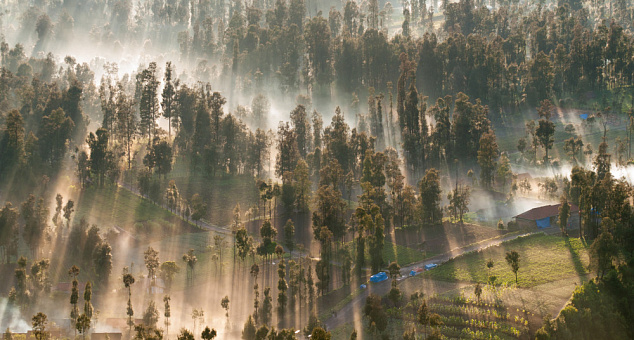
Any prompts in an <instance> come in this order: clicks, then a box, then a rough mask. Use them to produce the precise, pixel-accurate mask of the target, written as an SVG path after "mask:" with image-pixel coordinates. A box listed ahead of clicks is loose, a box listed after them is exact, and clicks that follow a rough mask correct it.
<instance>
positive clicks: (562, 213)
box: [559, 196, 570, 236]
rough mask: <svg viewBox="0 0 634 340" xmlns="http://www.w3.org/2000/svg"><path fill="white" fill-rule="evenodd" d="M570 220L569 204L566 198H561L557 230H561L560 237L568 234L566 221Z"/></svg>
mask: <svg viewBox="0 0 634 340" xmlns="http://www.w3.org/2000/svg"><path fill="white" fill-rule="evenodd" d="M569 218H570V204H568V199H567V198H566V196H561V205H560V206H559V229H561V235H562V236H565V235H567V234H568V231H567V227H568V219H569Z"/></svg>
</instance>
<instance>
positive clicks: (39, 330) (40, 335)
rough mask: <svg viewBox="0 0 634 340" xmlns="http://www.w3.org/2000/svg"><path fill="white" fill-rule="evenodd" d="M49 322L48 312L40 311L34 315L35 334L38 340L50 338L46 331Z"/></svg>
mask: <svg viewBox="0 0 634 340" xmlns="http://www.w3.org/2000/svg"><path fill="white" fill-rule="evenodd" d="M47 323H48V320H47V316H46V314H44V313H42V312H39V313H37V314H35V315H33V319H32V323H31V324H32V325H33V335H34V336H35V338H36V339H37V340H45V339H47V338H48V332H47V331H46V324H47Z"/></svg>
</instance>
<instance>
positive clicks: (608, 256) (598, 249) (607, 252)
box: [590, 217, 618, 279]
mask: <svg viewBox="0 0 634 340" xmlns="http://www.w3.org/2000/svg"><path fill="white" fill-rule="evenodd" d="M614 228H615V225H614V222H613V221H612V219H610V218H609V217H604V218H603V219H602V220H601V233H600V234H599V236H598V237H597V238H596V239H595V240H594V241H593V242H592V245H591V246H590V261H591V265H592V267H593V268H594V269H596V271H597V276H599V277H600V278H601V279H603V275H604V274H605V272H606V270H608V269H610V267H612V261H613V260H614V258H616V257H617V256H618V248H617V245H616V242H615V241H614V237H613V236H612V232H611V230H614Z"/></svg>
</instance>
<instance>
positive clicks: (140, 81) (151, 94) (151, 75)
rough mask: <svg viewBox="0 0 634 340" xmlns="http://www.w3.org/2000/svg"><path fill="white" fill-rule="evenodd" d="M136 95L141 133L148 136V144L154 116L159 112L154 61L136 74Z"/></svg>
mask: <svg viewBox="0 0 634 340" xmlns="http://www.w3.org/2000/svg"><path fill="white" fill-rule="evenodd" d="M136 81H137V96H138V98H140V99H139V116H140V117H141V135H142V136H144V137H145V136H147V137H148V144H150V142H151V141H152V135H153V134H154V132H155V131H156V118H158V114H159V102H158V86H159V83H160V82H159V81H158V80H157V79H156V62H151V63H150V64H149V66H148V68H146V69H144V70H143V71H142V72H140V73H139V74H137V79H136Z"/></svg>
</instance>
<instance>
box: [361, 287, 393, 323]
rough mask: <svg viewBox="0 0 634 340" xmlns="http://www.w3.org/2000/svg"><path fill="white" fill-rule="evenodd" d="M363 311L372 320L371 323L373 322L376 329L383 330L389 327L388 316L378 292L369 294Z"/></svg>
mask: <svg viewBox="0 0 634 340" xmlns="http://www.w3.org/2000/svg"><path fill="white" fill-rule="evenodd" d="M363 313H364V315H365V316H367V317H368V318H369V320H370V324H373V325H374V326H375V327H376V329H378V330H379V331H380V332H383V331H384V330H385V328H386V327H387V322H388V317H387V314H386V313H385V310H383V306H382V305H381V297H380V296H378V295H376V294H370V295H368V297H367V299H366V302H365V307H364V308H363Z"/></svg>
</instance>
